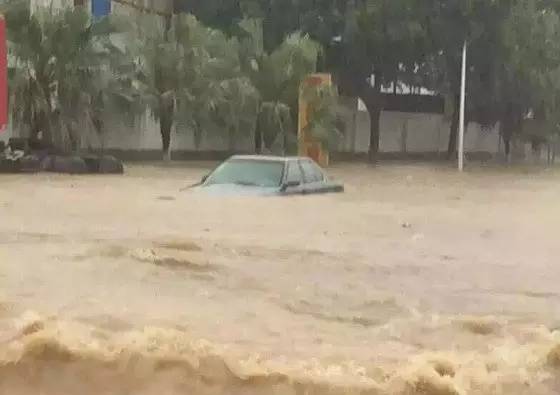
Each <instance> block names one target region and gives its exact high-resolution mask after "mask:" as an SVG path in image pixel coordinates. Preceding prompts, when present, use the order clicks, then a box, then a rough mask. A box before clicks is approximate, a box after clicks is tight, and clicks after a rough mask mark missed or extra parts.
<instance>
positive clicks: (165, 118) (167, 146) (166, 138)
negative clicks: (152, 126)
mask: <svg viewBox="0 0 560 395" xmlns="http://www.w3.org/2000/svg"><path fill="white" fill-rule="evenodd" d="M172 124H173V122H172V121H171V117H170V116H169V114H162V117H161V119H160V121H159V131H160V133H161V146H162V153H163V160H165V161H170V160H171V127H172V126H173V125H172Z"/></svg>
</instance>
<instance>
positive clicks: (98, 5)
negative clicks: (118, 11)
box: [91, 0, 111, 19]
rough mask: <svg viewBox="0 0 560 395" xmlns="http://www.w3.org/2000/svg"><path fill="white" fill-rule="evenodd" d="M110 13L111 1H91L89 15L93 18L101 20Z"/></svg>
mask: <svg viewBox="0 0 560 395" xmlns="http://www.w3.org/2000/svg"><path fill="white" fill-rule="evenodd" d="M110 13H111V0H91V14H92V15H93V17H94V18H96V19H97V18H102V17H104V16H107V15H109V14H110Z"/></svg>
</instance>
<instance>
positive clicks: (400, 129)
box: [340, 102, 499, 153]
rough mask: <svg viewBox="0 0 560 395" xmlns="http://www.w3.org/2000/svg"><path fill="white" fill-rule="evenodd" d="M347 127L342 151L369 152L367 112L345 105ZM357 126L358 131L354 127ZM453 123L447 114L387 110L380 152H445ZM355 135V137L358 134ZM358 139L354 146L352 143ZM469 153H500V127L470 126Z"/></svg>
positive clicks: (380, 139) (467, 144)
mask: <svg viewBox="0 0 560 395" xmlns="http://www.w3.org/2000/svg"><path fill="white" fill-rule="evenodd" d="M343 106H344V107H346V108H343V109H342V110H341V113H342V114H344V118H345V123H346V125H347V128H346V135H345V138H344V141H343V143H342V144H341V147H340V149H341V150H344V151H348V152H367V151H368V148H369V140H370V139H369V133H370V121H369V115H368V113H367V111H359V110H356V111H355V112H353V111H350V110H348V108H347V106H348V103H347V102H345V103H344V104H343ZM352 125H355V129H354V128H353V127H352ZM450 126H451V125H450V121H449V120H446V119H445V116H444V115H443V114H426V113H404V112H394V111H383V112H382V113H381V119H380V136H379V150H380V152H390V153H392V152H410V153H422V152H445V151H447V144H448V140H449V129H450ZM354 134H355V135H354ZM352 140H354V144H352ZM465 151H466V152H488V153H498V152H499V128H498V125H496V126H495V127H493V128H491V129H490V130H485V129H483V128H482V127H481V126H480V125H479V124H477V123H469V125H468V127H467V129H466V130H465Z"/></svg>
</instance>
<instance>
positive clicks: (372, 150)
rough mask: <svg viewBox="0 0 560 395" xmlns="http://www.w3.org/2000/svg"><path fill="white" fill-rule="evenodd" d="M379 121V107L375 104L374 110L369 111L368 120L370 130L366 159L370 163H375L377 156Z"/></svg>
mask: <svg viewBox="0 0 560 395" xmlns="http://www.w3.org/2000/svg"><path fill="white" fill-rule="evenodd" d="M380 119H381V106H380V105H379V103H378V104H376V105H375V106H374V108H372V109H370V110H369V120H370V129H369V138H370V143H369V151H368V158H369V161H370V163H376V162H377V156H378V154H379V134H380V133H379V132H380V131H379V129H380V127H379V126H380Z"/></svg>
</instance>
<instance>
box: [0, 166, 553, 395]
mask: <svg viewBox="0 0 560 395" xmlns="http://www.w3.org/2000/svg"><path fill="white" fill-rule="evenodd" d="M207 166H208V165H205V164H189V165H175V166H172V167H161V166H159V167H158V166H151V165H131V166H129V167H128V171H127V174H126V175H125V176H123V177H120V176H116V177H114V176H99V177H97V176H87V177H72V176H58V175H46V174H40V175H26V176H19V175H17V176H2V177H0V394H2V395H4V394H6V395H36V394H42V395H94V394H95V395H123V394H130V395H176V394H202V395H206V394H220V395H221V394H228V395H229V394H231V395H241V394H249V395H260V394H276V395H279V394H298V395H304V394H305V395H311V394H379V395H385V394H386V395H389V394H397V395H413V394H418V395H419V394H423V395H459V394H460V395H463V394H464V395H470V394H475V395H482V394H484V395H487V394H503V395H506V394H507V395H519V394H527V395H529V394H530V395H541V394H558V393H559V392H560V333H559V332H557V331H556V328H558V327H560V262H559V259H558V258H559V256H560V244H559V243H558V238H559V235H560V173H558V172H547V171H539V172H536V171H531V172H523V171H521V170H519V169H514V170H510V171H504V170H496V169H475V170H471V171H470V172H468V173H467V174H464V175H461V176H460V175H457V174H456V173H455V172H454V171H451V170H447V169H442V168H435V167H432V166H428V165H425V166H407V165H391V166H383V167H378V168H375V169H374V168H370V167H367V166H362V165H343V166H342V165H339V166H335V167H334V168H332V169H331V170H330V171H331V173H332V174H333V176H334V177H335V178H337V179H339V180H341V181H343V182H344V183H345V184H346V188H347V193H345V194H343V195H336V196H335V195H331V196H315V197H311V196H308V197H293V198H216V197H212V198H208V197H202V196H199V195H193V194H192V193H189V192H180V191H179V189H180V188H181V187H183V186H185V185H188V184H189V183H192V182H194V181H196V180H198V179H199V178H200V176H201V175H202V174H204V173H205V172H206V171H207Z"/></svg>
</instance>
